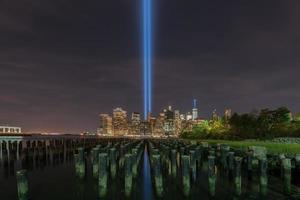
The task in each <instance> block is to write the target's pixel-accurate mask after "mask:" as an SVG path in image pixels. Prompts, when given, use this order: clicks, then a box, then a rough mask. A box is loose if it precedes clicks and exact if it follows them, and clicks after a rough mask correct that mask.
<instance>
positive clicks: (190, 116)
mask: <svg viewBox="0 0 300 200" xmlns="http://www.w3.org/2000/svg"><path fill="white" fill-rule="evenodd" d="M192 119H193V115H192V114H191V113H190V112H188V113H187V114H186V120H187V121H189V120H192Z"/></svg>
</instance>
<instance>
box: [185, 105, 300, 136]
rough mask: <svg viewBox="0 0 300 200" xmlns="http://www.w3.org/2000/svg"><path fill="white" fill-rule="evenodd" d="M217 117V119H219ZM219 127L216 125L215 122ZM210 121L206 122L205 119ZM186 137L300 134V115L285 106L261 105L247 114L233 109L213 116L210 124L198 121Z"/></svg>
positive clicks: (186, 133)
mask: <svg viewBox="0 0 300 200" xmlns="http://www.w3.org/2000/svg"><path fill="white" fill-rule="evenodd" d="M216 120H217V121H216ZM216 123H217V124H221V125H218V126H217V127H218V128H214V126H213V125H214V124H216ZM206 124H207V123H206ZM183 137H186V138H188V137H193V138H213V139H272V138H276V137H300V115H299V114H298V115H297V116H295V117H294V118H293V116H292V114H291V112H290V110H289V109H287V108H286V107H280V108H278V109H276V110H269V109H262V110H260V111H258V112H255V111H254V112H251V113H245V114H238V113H234V114H233V115H232V116H231V117H230V118H228V119H226V118H224V117H222V118H218V119H211V120H209V121H208V126H207V125H206V126H204V125H203V124H199V125H197V126H195V127H194V128H193V130H192V131H190V132H185V133H184V134H183Z"/></svg>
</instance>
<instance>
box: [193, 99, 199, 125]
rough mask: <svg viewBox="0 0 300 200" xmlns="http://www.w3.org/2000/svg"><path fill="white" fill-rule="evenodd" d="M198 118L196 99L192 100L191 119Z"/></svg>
mask: <svg viewBox="0 0 300 200" xmlns="http://www.w3.org/2000/svg"><path fill="white" fill-rule="evenodd" d="M197 119H198V108H197V100H196V99H194V100H193V110H192V120H193V121H195V120H197Z"/></svg>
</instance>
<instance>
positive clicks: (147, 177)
mask: <svg viewBox="0 0 300 200" xmlns="http://www.w3.org/2000/svg"><path fill="white" fill-rule="evenodd" d="M152 196H153V195H152V181H151V170H150V163H149V157H148V150H147V146H145V150H144V162H143V199H144V200H151V199H152V198H153V197H152Z"/></svg>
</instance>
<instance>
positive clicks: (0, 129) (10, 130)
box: [0, 126, 21, 134]
mask: <svg viewBox="0 0 300 200" xmlns="http://www.w3.org/2000/svg"><path fill="white" fill-rule="evenodd" d="M0 134H21V128H20V127H15V126H0Z"/></svg>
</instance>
